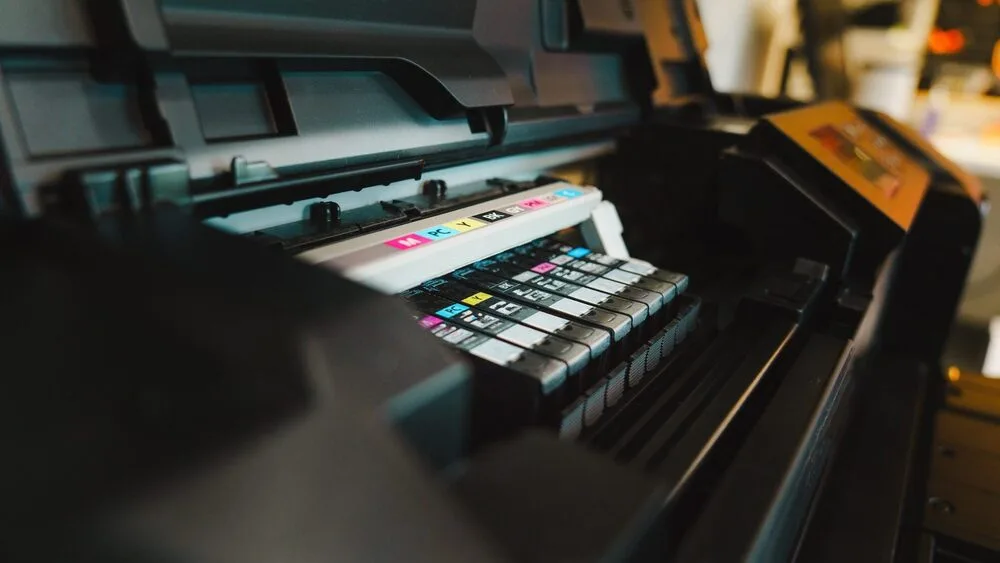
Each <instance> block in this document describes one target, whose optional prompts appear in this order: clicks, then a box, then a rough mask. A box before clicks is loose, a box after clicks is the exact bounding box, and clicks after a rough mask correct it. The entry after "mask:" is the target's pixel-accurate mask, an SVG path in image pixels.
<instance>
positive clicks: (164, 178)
mask: <svg viewBox="0 0 1000 563" xmlns="http://www.w3.org/2000/svg"><path fill="white" fill-rule="evenodd" d="M694 6H695V5H694V2H691V1H688V2H684V1H671V2H667V1H665V0H664V1H653V0H621V1H614V2H610V1H604V0H574V1H571V2H564V1H561V0H542V1H537V0H478V1H476V0H426V1H421V2H412V1H409V0H378V1H369V0H366V1H360V0H359V1H348V2H310V1H305V0H281V1H278V0H257V1H253V2H239V3H232V2H223V1H220V0H162V1H159V2H156V1H152V0H117V1H112V2H100V3H97V2H84V1H82V0H39V1H38V2H31V3H24V2H18V1H16V0H3V1H2V2H0V13H3V14H4V17H3V18H2V21H0V81H2V82H3V85H4V87H3V88H2V89H0V139H2V145H3V151H2V154H3V158H4V166H3V167H2V170H3V176H2V178H0V188H2V190H0V194H2V200H0V201H2V203H0V205H2V206H3V208H4V209H5V210H7V211H8V212H12V213H14V214H18V215H22V214H23V215H27V216H36V215H39V214H42V213H44V212H46V211H47V210H53V209H59V210H61V211H62V212H69V213H72V214H83V215H94V214H100V213H103V212H105V211H107V210H109V209H113V208H119V207H121V206H123V205H124V206H125V207H135V208H138V207H144V206H146V205H148V204H151V203H158V202H162V201H171V202H174V203H177V204H180V205H182V206H183V207H185V208H188V209H191V210H192V211H193V213H194V214H195V215H196V216H198V217H208V216H215V215H224V214H228V213H231V212H235V211H242V210H247V209H253V208H258V207H262V206H266V205H276V204H279V203H287V202H290V201H295V200H301V199H306V198H311V197H322V196H325V195H329V194H331V193H335V192H338V191H344V190H356V189H360V188H364V187H367V186H370V185H380V184H387V183H390V182H393V181H397V180H401V179H411V178H418V177H420V175H421V174H423V173H424V172H426V171H429V170H432V169H435V168H439V167H442V166H446V165H453V164H457V163H462V162H468V161H472V160H479V159H484V158H492V157H496V156H499V155H504V154H510V153H516V152H520V151H525V150H537V149H539V148H542V147H545V146H547V145H555V144H560V145H564V144H566V143H569V142H572V141H574V140H586V139H593V138H608V137H610V136H613V135H614V134H615V133H616V132H618V131H620V130H621V129H622V128H626V127H630V126H633V125H636V124H638V123H639V122H640V120H641V115H642V114H643V112H644V111H646V110H647V109H648V108H649V107H650V106H651V103H652V99H653V96H652V93H654V92H655V98H656V100H657V101H658V103H667V102H668V101H669V100H671V99H674V100H676V99H685V98H686V97H689V96H690V95H691V94H692V93H694V94H699V93H706V90H709V89H710V85H709V84H708V81H707V78H706V76H707V75H706V74H705V72H704V65H703V63H702V61H701V58H700V52H701V51H703V50H704V46H705V44H704V36H703V33H702V32H701V30H700V25H699V24H698V20H697V11H696V9H695V7H694ZM647 36H649V37H650V38H651V40H649V41H647V39H646V37H647ZM140 184H141V185H143V186H146V187H145V188H142V189H140V188H138V187H136V186H138V185H140ZM116 186H117V187H116ZM121 186H131V187H129V188H127V189H126V188H122V187H121ZM116 190H117V191H121V190H124V192H129V193H133V194H138V193H139V192H142V193H144V194H146V195H144V196H141V197H139V196H138V195H137V196H136V197H139V199H138V200H136V201H135V202H134V203H131V204H129V203H123V201H122V196H120V195H114V193H116ZM124 192H123V193H124ZM125 199H129V198H128V197H126V198H125Z"/></svg>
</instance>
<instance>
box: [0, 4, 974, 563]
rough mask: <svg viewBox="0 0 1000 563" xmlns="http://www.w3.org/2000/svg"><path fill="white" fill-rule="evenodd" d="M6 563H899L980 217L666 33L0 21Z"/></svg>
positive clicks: (223, 7)
mask: <svg viewBox="0 0 1000 563" xmlns="http://www.w3.org/2000/svg"><path fill="white" fill-rule="evenodd" d="M0 14H2V16H0V82H2V88H0V147H2V151H0V154H2V161H0V232H2V240H3V245H2V249H0V262H2V269H0V271H2V275H0V287H2V289H3V291H2V293H0V296H2V297H0V299H2V300H3V302H2V306H0V310H2V312H3V314H2V323H3V326H4V331H3V336H4V337H3V338H2V339H0V366H2V369H0V374H2V377H0V381H2V384H0V385H2V387H0V413H3V414H2V415H0V416H2V417H3V424H2V428H3V431H2V432H3V440H2V443H3V444H4V445H5V454H6V455H5V456H4V460H5V463H4V464H3V469H2V470H0V477H2V478H0V483H2V485H0V487H2V495H0V497H2V498H3V499H4V502H3V508H2V509H0V514H2V516H3V520H2V522H0V524H2V525H0V534H2V536H3V537H2V538H0V554H3V556H4V561H10V562H20V561H31V562H36V561H37V562H42V561H57V560H58V561H67V560H74V561H174V562H179V563H180V562H184V563H195V562H198V563H201V562H205V563H209V562H211V563H227V562H237V561H238V562H241V563H256V562H261V563H263V562H277V561H359V562H360V561H387V562H400V561H406V562H409V563H416V562H420V561H427V562H434V563H441V562H445V561H462V562H467V561H477V562H488V561H497V562H500V561H511V562H520V561H523V562H536V561H538V562H540V561H573V562H578V561H579V562H584V561H594V562H597V561H744V560H745V561H768V562H777V561H792V560H798V561H809V562H819V561H838V562H839V561H855V562H857V561H892V560H909V559H907V558H908V557H911V556H914V557H915V554H916V550H917V549H918V546H919V544H920V542H919V538H920V515H921V514H922V510H923V508H922V507H923V503H924V499H923V497H922V494H923V493H922V491H921V488H920V487H921V483H922V481H921V474H922V473H921V472H922V471H923V469H922V468H923V464H924V463H925V462H924V461H923V459H924V453H925V451H924V450H925V449H926V447H927V446H926V443H927V436H928V435H929V432H930V431H929V426H928V423H927V420H928V415H929V413H931V412H933V410H934V408H936V405H937V404H938V403H939V402H940V399H941V396H942V394H943V385H942V377H941V372H940V366H939V361H940V357H941V350H942V346H943V343H944V341H945V338H946V336H947V333H948V330H949V325H950V323H951V320H952V317H953V315H954V312H955V307H956V303H957V300H958V297H959V295H960V292H961V289H962V287H963V284H964V281H965V277H966V273H967V271H968V267H969V261H970V259H971V256H972V254H973V251H974V250H975V246H976V242H977V239H978V235H979V225H980V218H981V215H982V213H983V210H984V209H985V206H984V202H983V200H982V196H981V194H980V191H979V187H978V185H977V184H976V182H975V180H974V179H972V178H971V177H969V176H968V175H966V174H965V173H963V172H962V171H961V170H959V169H958V168H956V167H955V166H954V165H953V164H951V163H950V162H948V161H947V160H946V159H944V158H943V157H942V156H941V155H940V154H938V153H937V152H935V151H934V150H933V149H932V148H931V147H930V146H929V145H927V144H926V143H925V142H924V141H923V140H921V139H920V138H919V136H918V135H916V134H915V133H914V132H913V131H911V130H910V129H908V128H907V127H905V126H903V125H900V124H899V123H897V122H895V121H893V120H892V119H890V118H888V117H886V116H885V115H882V114H879V113H875V112H871V111H865V110H863V109H858V108H852V107H849V106H848V105H845V104H843V103H839V102H828V103H823V104H818V105H802V104H798V103H794V102H790V101H785V100H768V99H763V98H756V97H749V96H735V95H724V94H719V93H716V92H715V91H714V90H713V89H712V87H711V82H710V80H709V79H708V73H707V70H706V67H705V65H704V58H703V55H704V52H705V50H706V48H707V44H706V41H705V38H704V33H703V32H702V28H701V25H700V23H699V20H698V13H697V10H696V7H695V3H694V2H693V1H681V0H478V1H473V0H420V1H415V0H378V1H375V0H372V1H368V2H360V1H350V2H349V1H341V2H325V3H323V2H310V1H306V0H281V1H276V0H256V1H254V2H245V3H234V2H224V1H221V0H161V1H159V2H152V1H148V0H111V1H107V2H83V1H82V0H35V1H34V2H18V1H16V0H2V1H0Z"/></svg>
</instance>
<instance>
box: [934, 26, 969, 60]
mask: <svg viewBox="0 0 1000 563" xmlns="http://www.w3.org/2000/svg"><path fill="white" fill-rule="evenodd" d="M964 47H965V34H964V33H962V31H961V30H958V29H937V28H935V29H934V31H931V34H930V37H928V38H927V49H928V50H930V52H931V53H933V54H935V55H954V54H955V53H959V52H961V51H962V49H963V48H964Z"/></svg>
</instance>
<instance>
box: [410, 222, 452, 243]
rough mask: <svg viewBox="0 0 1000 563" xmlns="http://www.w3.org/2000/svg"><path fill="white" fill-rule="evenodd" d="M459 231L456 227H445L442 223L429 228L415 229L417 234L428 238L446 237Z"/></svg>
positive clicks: (438, 238) (439, 238)
mask: <svg viewBox="0 0 1000 563" xmlns="http://www.w3.org/2000/svg"><path fill="white" fill-rule="evenodd" d="M460 232H461V231H458V230H456V229H451V228H448V227H445V226H444V225H438V226H436V227H431V228H429V229H424V230H422V231H417V234H418V235H420V236H422V237H426V238H428V239H430V240H441V239H445V238H448V237H453V236H455V235H457V234H458V233H460Z"/></svg>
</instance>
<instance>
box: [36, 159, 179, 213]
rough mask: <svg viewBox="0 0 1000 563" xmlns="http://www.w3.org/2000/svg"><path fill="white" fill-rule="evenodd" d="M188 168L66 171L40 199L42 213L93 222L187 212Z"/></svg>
mask: <svg viewBox="0 0 1000 563" xmlns="http://www.w3.org/2000/svg"><path fill="white" fill-rule="evenodd" d="M190 184H191V180H190V175H189V171H188V166H187V164H186V163H184V162H180V161H176V160H167V161H156V162H145V163H132V164H125V165H122V166H118V167H114V168H96V169H87V170H74V171H69V172H67V174H66V175H65V176H64V181H63V182H62V183H60V184H58V185H56V186H53V188H52V189H50V190H48V191H47V192H46V194H45V196H44V207H45V210H46V213H57V214H61V215H66V216H70V217H74V218H86V219H94V218H97V217H100V216H104V215H109V214H137V213H140V212H150V211H153V210H155V208H157V207H159V206H161V205H173V206H175V207H182V208H187V207H189V204H190V202H191V191H190Z"/></svg>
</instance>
